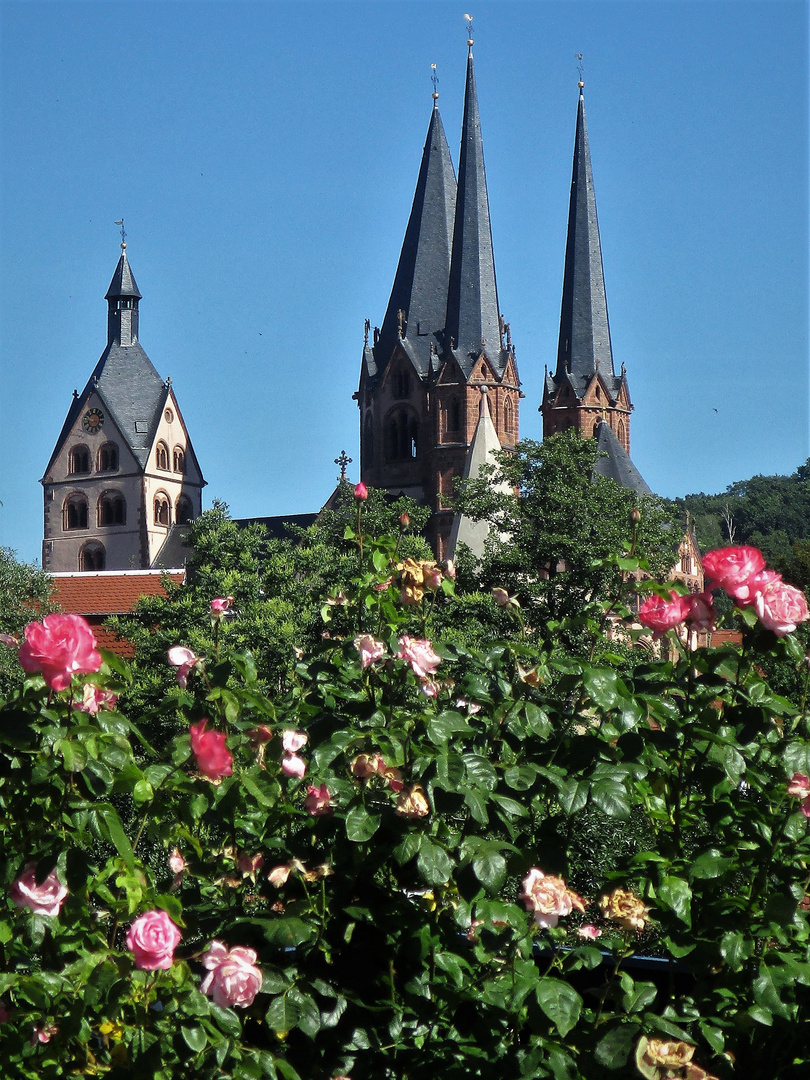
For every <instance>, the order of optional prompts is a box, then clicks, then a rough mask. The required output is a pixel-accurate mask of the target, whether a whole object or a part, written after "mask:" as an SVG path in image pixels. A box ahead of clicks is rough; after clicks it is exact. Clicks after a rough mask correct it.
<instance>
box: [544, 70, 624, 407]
mask: <svg viewBox="0 0 810 1080" xmlns="http://www.w3.org/2000/svg"><path fill="white" fill-rule="evenodd" d="M582 85H583V84H582V83H581V82H580V84H579V103H578V106H577V130H576V137H575V140H574V168H573V173H572V176H571V200H570V203H569V207H568V240H567V244H566V249H565V273H564V277H563V297H562V312H561V315H560V340H559V345H558V349H557V372H556V376H555V380H559V379H560V378H561V377H562V375H563V373H567V374H569V375H572V376H574V377H575V379H574V382H576V377H577V376H579V377H585V378H586V379H589V378H590V377H591V376H592V375H593V374H594V373H595V372H596V371H598V372H599V373H600V375H602V377H603V378H604V379H605V380H606V382H607V381H610V383H611V384H612V383H613V381H615V375H614V371H613V351H612V349H611V345H610V326H609V323H608V310H607V297H606V295H605V278H604V273H603V270H602V246H601V243H600V240H599V224H598V222H597V219H596V197H595V195H594V189H593V173H592V171H591V152H590V149H589V147H588V129H587V127H586V125H585V98H584V96H583V94H582ZM577 389H579V388H578V387H577Z"/></svg>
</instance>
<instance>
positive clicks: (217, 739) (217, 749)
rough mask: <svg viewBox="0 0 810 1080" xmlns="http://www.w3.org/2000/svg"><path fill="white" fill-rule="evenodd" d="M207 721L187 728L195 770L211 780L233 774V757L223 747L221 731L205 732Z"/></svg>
mask: <svg viewBox="0 0 810 1080" xmlns="http://www.w3.org/2000/svg"><path fill="white" fill-rule="evenodd" d="M207 723H208V721H207V720H201V721H200V722H199V724H192V725H191V727H190V728H189V734H190V735H191V749H192V751H193V753H194V757H195V758H196V759H197V768H198V769H199V770H200V772H201V773H203V774H204V775H205V776H207V777H209V779H211V780H219V779H221V778H222V777H223V776H231V775H232V774H233V755H232V754H231V752H230V750H229V749H228V748H227V746H226V745H225V736H224V735H223V734H222V732H221V731H206V730H205V725H206V724H207Z"/></svg>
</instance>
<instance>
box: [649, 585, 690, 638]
mask: <svg viewBox="0 0 810 1080" xmlns="http://www.w3.org/2000/svg"><path fill="white" fill-rule="evenodd" d="M669 595H670V598H671V599H669V600H664V598H663V597H662V596H650V597H648V599H647V600H645V601H644V603H643V604H642V605H641V610H640V611H639V613H638V621H639V622H640V623H641V625H642V626H647V627H649V628H650V630H654V631H655V633H656V634H659V635H660V634H663V633H664V631H665V630H671V629H672V627H673V626H678V625H679V624H680V623H682V622H683V621H684V620H685V619H686V617H687V616H688V615H689V612H690V609H691V604H690V602H689V597H688V596H678V594H677V593H676V592H674V591H671V592H670V594H669Z"/></svg>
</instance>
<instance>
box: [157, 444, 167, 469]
mask: <svg viewBox="0 0 810 1080" xmlns="http://www.w3.org/2000/svg"><path fill="white" fill-rule="evenodd" d="M155 464H156V465H157V467H158V468H159V469H163V470H164V471H165V472H168V471H169V448H168V446H167V445H166V443H165V442H159V443H158V444H157V446H156V447H155Z"/></svg>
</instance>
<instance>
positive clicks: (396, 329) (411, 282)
mask: <svg viewBox="0 0 810 1080" xmlns="http://www.w3.org/2000/svg"><path fill="white" fill-rule="evenodd" d="M438 96H439V95H438V92H437V91H436V90H435V83H434V91H433V109H432V111H431V116H430V124H429V126H428V133H427V138H426V140H425V148H424V150H423V152H422V165H421V167H420V169H419V178H418V180H417V182H416V192H415V193H414V197H413V206H412V208H411V216H410V218H409V219H408V227H407V229H406V230H405V239H404V240H403V242H402V251H401V253H400V256H399V265H398V266H397V272H396V276H395V278H394V285H393V288H392V289H391V298H390V300H389V301H388V308H387V310H386V313H385V318H384V319H383V324H382V329H381V331H380V336H379V339H378V340H377V342H376V343H375V346H374V358H375V360H376V363H377V370H378V371H382V370H383V369H384V367H385V365H386V364H387V363H388V361H389V360H390V359H391V354H392V353H393V351H394V348H395V347H396V344H397V341H398V340H399V339H400V338H402V339H404V342H405V348H406V351H407V352H408V353H409V355H410V356H411V359H412V361H413V362H414V364H415V366H416V368H417V370H418V371H419V372H420V374H426V373H427V371H428V370H429V368H430V357H431V345H433V346H434V347H436V346H437V344H438V341H437V338H436V337H435V336H434V335H435V334H436V333H437V332H439V331H441V330H442V329H443V328H444V320H445V314H446V311H447V281H448V277H449V275H450V246H451V243H452V239H453V214H454V212H455V207H456V174H455V172H454V171H453V162H452V160H451V158H450V149H449V147H448V145H447V137H446V136H445V133H444V126H443V125H442V118H441V115H440V114H439V107H438V102H437V98H438Z"/></svg>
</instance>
